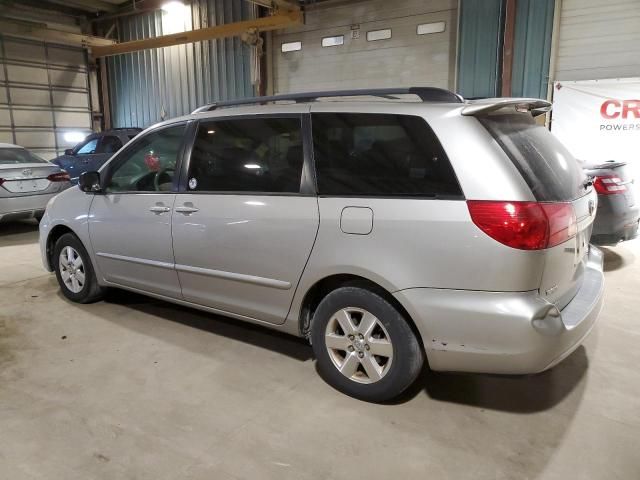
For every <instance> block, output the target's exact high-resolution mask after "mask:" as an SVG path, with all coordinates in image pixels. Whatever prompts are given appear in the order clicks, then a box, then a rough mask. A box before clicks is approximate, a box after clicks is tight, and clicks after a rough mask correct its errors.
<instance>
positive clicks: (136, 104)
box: [108, 0, 256, 127]
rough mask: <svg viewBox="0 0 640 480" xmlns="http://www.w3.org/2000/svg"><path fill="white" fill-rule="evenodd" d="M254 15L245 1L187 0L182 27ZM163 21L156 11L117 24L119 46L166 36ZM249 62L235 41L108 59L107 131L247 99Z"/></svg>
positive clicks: (247, 52) (246, 52)
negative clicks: (109, 125)
mask: <svg viewBox="0 0 640 480" xmlns="http://www.w3.org/2000/svg"><path fill="white" fill-rule="evenodd" d="M187 8H189V7H187ZM255 12H256V7H254V6H252V5H251V4H250V3H249V2H246V1H238V0H193V2H192V3H191V18H189V19H188V20H187V22H186V23H187V25H185V27H186V29H187V30H190V29H192V28H193V29H196V28H204V27H208V26H213V25H220V24H225V23H231V22H237V21H241V20H248V19H251V18H255ZM167 15H168V14H167V13H165V12H163V11H161V10H158V11H155V12H150V13H146V14H141V15H136V16H130V17H124V18H121V19H119V20H118V30H119V34H118V35H119V40H120V41H127V40H138V39H142V38H149V37H155V36H158V35H162V34H163V33H170V32H167V31H166V30H167V23H166V22H167V21H168V20H167V17H166V16H167ZM163 22H164V25H163ZM163 29H164V30H163ZM250 60H251V49H250V47H248V46H246V45H244V44H243V43H242V41H241V40H240V39H239V38H237V37H234V38H227V39H222V40H210V41H207V42H196V43H190V44H186V45H177V46H175V47H167V48H160V49H153V50H142V51H139V52H134V53H129V54H124V55H117V56H113V57H109V58H108V71H109V95H110V103H111V116H112V124H113V125H112V126H113V127H146V126H149V125H151V124H153V123H156V122H159V121H161V120H166V119H168V118H172V117H176V116H179V115H184V114H187V113H190V112H191V111H193V110H194V109H195V108H197V107H198V106H200V105H203V104H205V103H209V102H213V101H216V100H227V99H234V98H242V97H248V96H253V95H254V87H253V85H252V83H251V70H250Z"/></svg>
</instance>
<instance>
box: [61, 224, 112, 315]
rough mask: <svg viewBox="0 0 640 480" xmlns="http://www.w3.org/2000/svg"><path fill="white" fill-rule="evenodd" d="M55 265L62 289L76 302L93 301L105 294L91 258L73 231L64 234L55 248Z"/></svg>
mask: <svg viewBox="0 0 640 480" xmlns="http://www.w3.org/2000/svg"><path fill="white" fill-rule="evenodd" d="M52 263H53V266H54V268H55V272H56V278H57V279H58V284H59V285H60V290H62V293H63V295H64V296H65V297H67V298H68V299H69V300H71V301H73V302H76V303H91V302H95V301H96V300H99V299H100V298H102V296H103V295H104V288H102V287H101V286H100V285H98V280H97V278H96V274H95V272H94V270H93V266H92V265H91V259H90V258H89V254H88V253H87V250H86V249H85V248H84V246H83V245H82V242H81V241H80V240H79V239H78V237H76V236H75V235H73V234H71V233H65V234H64V235H62V236H61V237H60V238H59V239H58V241H57V242H56V244H55V247H54V249H53V262H52Z"/></svg>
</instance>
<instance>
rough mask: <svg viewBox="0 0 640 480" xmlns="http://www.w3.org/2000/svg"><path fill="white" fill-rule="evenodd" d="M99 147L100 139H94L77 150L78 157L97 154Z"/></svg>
mask: <svg viewBox="0 0 640 480" xmlns="http://www.w3.org/2000/svg"><path fill="white" fill-rule="evenodd" d="M97 147H98V139H97V138H94V139H93V140H89V141H88V142H87V143H85V144H83V145H81V146H80V148H78V150H76V154H78V155H91V154H92V153H96V148H97Z"/></svg>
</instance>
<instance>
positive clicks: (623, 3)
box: [555, 0, 640, 80]
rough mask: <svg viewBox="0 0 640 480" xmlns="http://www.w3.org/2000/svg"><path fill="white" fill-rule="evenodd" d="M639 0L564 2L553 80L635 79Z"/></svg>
mask: <svg viewBox="0 0 640 480" xmlns="http://www.w3.org/2000/svg"><path fill="white" fill-rule="evenodd" d="M639 73H640V0H616V1H615V2H603V1H602V0H564V1H563V2H562V11H561V15H560V41H559V49H558V57H557V64H556V74H555V80H596V79H601V78H623V77H637V76H638V74H639Z"/></svg>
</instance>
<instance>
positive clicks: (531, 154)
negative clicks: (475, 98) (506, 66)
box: [478, 113, 587, 202]
mask: <svg viewBox="0 0 640 480" xmlns="http://www.w3.org/2000/svg"><path fill="white" fill-rule="evenodd" d="M478 119H479V120H480V122H481V123H482V124H483V125H484V127H485V128H486V129H487V130H488V131H489V133H491V135H492V136H493V138H495V140H496V141H497V142H498V144H499V145H500V146H501V147H502V149H503V150H504V151H505V153H506V154H507V156H508V157H509V158H510V159H511V161H512V162H513V164H514V165H515V166H516V168H517V169H518V171H519V172H520V174H521V175H522V178H524V180H525V182H527V185H528V186H529V188H530V189H531V192H532V193H533V195H534V197H535V198H536V199H537V200H538V201H541V202H566V201H569V200H574V199H576V198H578V197H581V196H582V195H584V194H585V193H586V192H587V191H586V190H585V187H584V182H585V180H586V176H585V174H584V172H583V171H582V168H581V167H580V165H579V164H578V162H577V161H576V159H575V158H573V156H572V155H571V153H569V151H568V150H567V149H566V148H565V147H564V146H563V145H562V143H560V142H559V141H558V139H556V138H555V137H554V136H553V135H552V134H551V132H549V130H547V129H546V128H545V127H543V126H542V125H538V124H537V123H536V122H535V120H534V119H533V117H532V116H531V115H529V114H526V113H508V114H506V113H494V114H490V115H485V116H482V117H479V118H478Z"/></svg>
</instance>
